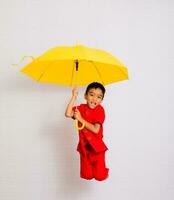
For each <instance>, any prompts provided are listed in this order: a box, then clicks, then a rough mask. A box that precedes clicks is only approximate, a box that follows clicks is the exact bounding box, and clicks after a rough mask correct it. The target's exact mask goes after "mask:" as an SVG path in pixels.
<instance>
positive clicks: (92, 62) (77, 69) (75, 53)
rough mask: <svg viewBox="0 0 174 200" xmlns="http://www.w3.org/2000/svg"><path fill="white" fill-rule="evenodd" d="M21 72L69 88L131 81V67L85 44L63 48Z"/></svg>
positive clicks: (43, 57)
mask: <svg viewBox="0 0 174 200" xmlns="http://www.w3.org/2000/svg"><path fill="white" fill-rule="evenodd" d="M30 57H31V58H32V59H33V61H32V62H31V63H29V64H28V65H27V66H25V67H24V68H22V69H21V70H20V71H21V72H23V73H25V74H27V75H28V76H30V77H32V78H33V79H34V80H36V81H39V82H45V83H53V84H61V85H66V86H73V85H79V86H80V85H87V84H89V83H91V82H100V83H102V84H103V85H106V84H110V83H113V82H118V81H122V80H126V79H128V70H127V68H126V67H125V66H124V65H123V64H122V63H121V62H120V61H119V60H118V59H117V58H116V57H114V56H113V55H111V54H109V53H107V52H105V51H103V50H99V49H94V48H89V47H86V46H83V45H76V46H71V47H69V46H59V47H55V48H52V49H50V50H48V51H47V52H45V53H44V54H43V55H41V56H40V57H38V58H36V59H35V58H33V57H32V56H30Z"/></svg>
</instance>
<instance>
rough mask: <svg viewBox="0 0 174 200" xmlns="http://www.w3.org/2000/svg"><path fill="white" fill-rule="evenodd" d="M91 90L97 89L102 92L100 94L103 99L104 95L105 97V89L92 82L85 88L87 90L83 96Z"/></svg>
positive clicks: (99, 84)
mask: <svg viewBox="0 0 174 200" xmlns="http://www.w3.org/2000/svg"><path fill="white" fill-rule="evenodd" d="M92 88H95V89H97V88H99V89H100V90H101V91H102V93H103V98H104V95H105V91H106V90H105V87H104V86H103V85H102V84H101V83H98V82H92V83H90V84H89V85H88V86H87V88H86V92H85V94H86V95H87V94H88V92H89V90H90V89H92Z"/></svg>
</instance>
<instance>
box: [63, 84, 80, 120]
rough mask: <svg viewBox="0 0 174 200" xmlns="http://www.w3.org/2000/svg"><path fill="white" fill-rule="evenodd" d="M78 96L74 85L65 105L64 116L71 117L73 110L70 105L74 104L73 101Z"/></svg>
mask: <svg viewBox="0 0 174 200" xmlns="http://www.w3.org/2000/svg"><path fill="white" fill-rule="evenodd" d="M77 96H78V89H77V88H76V87H75V88H73V90H72V97H71V99H70V101H69V103H68V105H67V108H66V111H65V116H66V117H73V115H74V111H73V110H72V107H73V106H74V102H75V100H76V98H77Z"/></svg>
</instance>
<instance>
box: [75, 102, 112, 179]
mask: <svg viewBox="0 0 174 200" xmlns="http://www.w3.org/2000/svg"><path fill="white" fill-rule="evenodd" d="M75 109H76V107H73V110H74V111H75ZM77 109H78V110H79V111H80V113H81V116H82V117H83V118H84V119H85V120H86V121H88V122H89V123H92V124H95V123H99V124H100V125H101V126H100V130H99V132H98V134H95V133H93V132H91V131H89V130H88V129H86V128H84V129H82V130H81V131H79V143H78V146H77V151H79V153H80V163H81V171H80V176H81V177H82V178H85V179H92V178H95V179H96V180H104V179H106V177H107V176H108V171H109V169H108V168H106V167H105V151H106V150H108V148H107V146H106V145H105V143H104V142H103V140H102V138H103V123H104V120H105V112H104V108H103V107H102V106H101V105H98V106H96V107H95V108H94V109H91V108H89V107H88V105H87V104H81V105H80V106H77ZM79 126H81V123H80V122H79ZM86 145H87V146H88V148H87V146H86Z"/></svg>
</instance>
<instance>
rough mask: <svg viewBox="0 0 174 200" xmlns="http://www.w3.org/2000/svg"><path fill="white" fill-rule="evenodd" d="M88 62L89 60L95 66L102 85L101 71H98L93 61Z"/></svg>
mask: <svg viewBox="0 0 174 200" xmlns="http://www.w3.org/2000/svg"><path fill="white" fill-rule="evenodd" d="M89 62H91V63H92V64H93V65H94V67H95V69H96V71H97V74H98V75H99V77H100V79H101V82H102V83H103V85H104V81H103V79H102V76H101V73H100V71H99V70H98V68H97V66H96V65H95V64H94V62H93V61H89Z"/></svg>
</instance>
